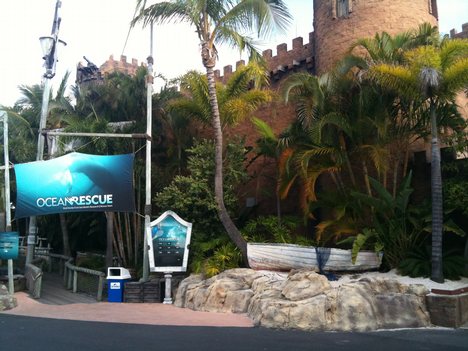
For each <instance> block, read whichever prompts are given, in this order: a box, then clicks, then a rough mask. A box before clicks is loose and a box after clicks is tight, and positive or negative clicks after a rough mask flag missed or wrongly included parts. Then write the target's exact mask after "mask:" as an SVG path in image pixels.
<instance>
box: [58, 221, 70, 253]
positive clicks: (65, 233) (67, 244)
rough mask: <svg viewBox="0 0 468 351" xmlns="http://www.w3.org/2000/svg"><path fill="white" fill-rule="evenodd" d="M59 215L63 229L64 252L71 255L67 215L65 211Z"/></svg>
mask: <svg viewBox="0 0 468 351" xmlns="http://www.w3.org/2000/svg"><path fill="white" fill-rule="evenodd" d="M59 217H60V228H61V229H62V243H63V254H64V255H65V256H71V249H70V237H69V235H68V227H67V218H66V217H65V214H64V213H60V214H59Z"/></svg>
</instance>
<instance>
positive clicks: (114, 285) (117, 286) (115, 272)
mask: <svg viewBox="0 0 468 351" xmlns="http://www.w3.org/2000/svg"><path fill="white" fill-rule="evenodd" d="M130 279H131V276H130V272H129V271H128V270H127V269H125V268H122V267H109V268H107V301H108V302H123V295H124V285H125V281H126V280H130Z"/></svg>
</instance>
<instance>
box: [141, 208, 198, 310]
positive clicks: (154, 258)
mask: <svg viewBox="0 0 468 351" xmlns="http://www.w3.org/2000/svg"><path fill="white" fill-rule="evenodd" d="M191 234H192V223H189V222H187V221H184V220H183V219H182V218H180V217H179V216H178V215H177V214H176V213H175V212H173V211H166V212H164V213H163V214H162V215H161V216H159V218H158V219H156V220H155V221H153V222H151V227H150V230H149V231H148V233H147V244H148V258H149V267H150V271H151V272H160V273H164V278H165V296H164V301H163V303H165V304H172V273H174V272H186V271H187V261H188V253H189V244H190V237H191Z"/></svg>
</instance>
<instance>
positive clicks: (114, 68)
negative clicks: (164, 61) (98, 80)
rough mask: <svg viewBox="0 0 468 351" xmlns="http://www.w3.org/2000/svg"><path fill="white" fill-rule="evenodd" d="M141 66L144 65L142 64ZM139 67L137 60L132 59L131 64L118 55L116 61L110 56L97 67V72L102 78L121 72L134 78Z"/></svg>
mask: <svg viewBox="0 0 468 351" xmlns="http://www.w3.org/2000/svg"><path fill="white" fill-rule="evenodd" d="M141 66H146V65H145V64H144V63H143V62H142V63H141ZM139 67H140V66H139V65H138V60H137V59H134V58H132V61H131V62H127V56H125V55H120V60H118V61H117V60H114V55H110V57H109V59H108V60H107V61H106V62H104V63H103V64H102V65H101V67H99V70H100V71H101V74H102V75H104V76H105V75H107V74H109V73H112V72H121V73H125V74H129V75H131V76H134V75H135V74H136V71H137V69H138V68H139Z"/></svg>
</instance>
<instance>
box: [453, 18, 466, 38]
mask: <svg viewBox="0 0 468 351" xmlns="http://www.w3.org/2000/svg"><path fill="white" fill-rule="evenodd" d="M450 38H458V39H468V22H467V23H464V24H462V31H461V32H460V33H458V32H457V30H456V29H452V30H451V31H450Z"/></svg>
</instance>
